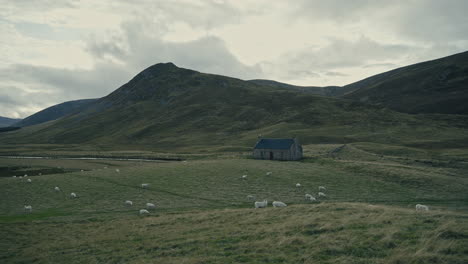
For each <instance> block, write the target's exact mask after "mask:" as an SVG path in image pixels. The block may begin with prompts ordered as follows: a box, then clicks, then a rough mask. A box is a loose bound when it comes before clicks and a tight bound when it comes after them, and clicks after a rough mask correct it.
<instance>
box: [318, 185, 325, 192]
mask: <svg viewBox="0 0 468 264" xmlns="http://www.w3.org/2000/svg"><path fill="white" fill-rule="evenodd" d="M326 190H327V188H325V186H319V191H326Z"/></svg>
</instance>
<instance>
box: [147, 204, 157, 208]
mask: <svg viewBox="0 0 468 264" xmlns="http://www.w3.org/2000/svg"><path fill="white" fill-rule="evenodd" d="M146 209H156V205H155V204H153V203H146Z"/></svg>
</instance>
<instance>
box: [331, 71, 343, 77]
mask: <svg viewBox="0 0 468 264" xmlns="http://www.w3.org/2000/svg"><path fill="white" fill-rule="evenodd" d="M325 75H327V76H331V77H334V76H338V77H345V76H348V74H344V73H341V72H334V71H330V72H326V73H325Z"/></svg>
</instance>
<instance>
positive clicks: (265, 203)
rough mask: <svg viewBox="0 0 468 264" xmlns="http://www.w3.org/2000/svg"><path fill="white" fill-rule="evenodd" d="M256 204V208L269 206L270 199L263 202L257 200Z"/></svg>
mask: <svg viewBox="0 0 468 264" xmlns="http://www.w3.org/2000/svg"><path fill="white" fill-rule="evenodd" d="M254 205H255V208H265V207H267V206H268V201H267V200H263V202H255V203H254Z"/></svg>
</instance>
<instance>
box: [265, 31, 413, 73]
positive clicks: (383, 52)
mask: <svg viewBox="0 0 468 264" xmlns="http://www.w3.org/2000/svg"><path fill="white" fill-rule="evenodd" d="M413 49H414V48H413V47H411V46H405V45H388V44H382V43H378V42H376V41H373V40H371V39H368V38H365V37H361V38H360V39H358V40H357V41H348V40H342V39H332V40H331V42H330V44H329V45H328V46H324V47H321V48H318V49H304V50H301V51H298V52H294V53H288V54H283V55H282V56H280V57H279V58H278V59H277V60H276V61H275V62H270V63H268V64H265V63H264V64H262V65H263V66H265V67H266V68H271V67H272V64H273V67H280V66H279V65H288V72H289V74H291V75H293V74H294V72H297V71H300V70H303V69H311V70H312V71H321V72H333V71H334V70H335V69H339V68H346V67H361V66H365V65H367V64H369V63H372V62H374V61H379V60H383V59H388V58H393V59H395V58H399V57H402V56H405V54H406V53H407V52H408V51H411V50H413ZM290 78H295V77H293V76H290Z"/></svg>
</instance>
